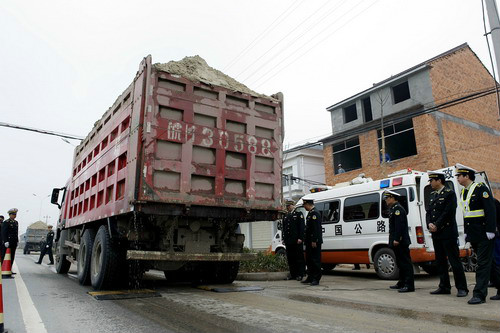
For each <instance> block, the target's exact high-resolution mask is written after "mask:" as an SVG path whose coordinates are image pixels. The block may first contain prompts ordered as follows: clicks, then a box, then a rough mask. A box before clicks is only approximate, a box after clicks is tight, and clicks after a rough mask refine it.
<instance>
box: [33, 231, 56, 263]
mask: <svg viewBox="0 0 500 333" xmlns="http://www.w3.org/2000/svg"><path fill="white" fill-rule="evenodd" d="M47 228H48V229H49V232H48V233H47V237H46V239H45V243H44V244H43V245H42V251H41V253H40V258H39V259H38V262H36V263H37V264H39V265H40V264H41V263H42V260H43V257H44V256H45V254H46V253H48V254H49V260H50V262H49V263H48V265H54V257H53V256H52V242H53V241H54V232H53V231H52V226H51V225H49V226H47Z"/></svg>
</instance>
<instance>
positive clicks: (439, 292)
mask: <svg viewBox="0 0 500 333" xmlns="http://www.w3.org/2000/svg"><path fill="white" fill-rule="evenodd" d="M429 294H431V295H449V294H451V290H450V289H443V288H437V289H436V290H434V291H431V292H430V293H429Z"/></svg>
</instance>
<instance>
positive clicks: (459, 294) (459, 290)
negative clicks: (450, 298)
mask: <svg viewBox="0 0 500 333" xmlns="http://www.w3.org/2000/svg"><path fill="white" fill-rule="evenodd" d="M468 294H469V292H468V291H467V290H463V289H458V292H457V297H465V296H467V295H468Z"/></svg>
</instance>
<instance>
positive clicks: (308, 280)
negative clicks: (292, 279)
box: [300, 278, 313, 284]
mask: <svg viewBox="0 0 500 333" xmlns="http://www.w3.org/2000/svg"><path fill="white" fill-rule="evenodd" d="M312 281H313V280H311V279H309V278H307V279H305V280H304V281H300V283H304V284H305V283H311V282H312Z"/></svg>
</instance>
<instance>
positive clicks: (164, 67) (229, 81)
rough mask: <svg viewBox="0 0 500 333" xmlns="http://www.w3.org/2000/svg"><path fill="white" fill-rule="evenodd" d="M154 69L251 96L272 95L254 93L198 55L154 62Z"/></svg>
mask: <svg viewBox="0 0 500 333" xmlns="http://www.w3.org/2000/svg"><path fill="white" fill-rule="evenodd" d="M153 66H154V68H155V69H157V70H160V71H164V72H167V73H170V74H173V75H179V76H182V77H184V78H186V79H188V80H190V81H193V82H201V83H205V84H208V85H214V86H220V87H224V88H227V89H229V90H232V91H239V92H242V93H245V94H249V95H252V96H258V97H265V98H269V99H273V98H272V97H269V96H266V95H263V94H259V93H256V92H255V91H253V90H251V89H249V88H248V87H247V86H245V85H244V84H242V83H240V82H238V81H236V80H235V79H233V78H232V77H230V76H229V75H226V74H224V73H222V72H221V71H219V70H217V69H215V68H212V67H210V66H209V65H208V64H207V62H206V61H205V60H204V59H203V58H202V57H200V56H198V55H195V56H192V57H184V59H182V60H180V61H169V62H167V63H166V64H161V63H156V64H154V65H153Z"/></svg>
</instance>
